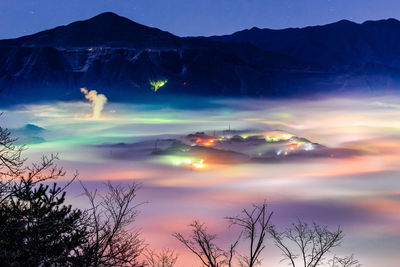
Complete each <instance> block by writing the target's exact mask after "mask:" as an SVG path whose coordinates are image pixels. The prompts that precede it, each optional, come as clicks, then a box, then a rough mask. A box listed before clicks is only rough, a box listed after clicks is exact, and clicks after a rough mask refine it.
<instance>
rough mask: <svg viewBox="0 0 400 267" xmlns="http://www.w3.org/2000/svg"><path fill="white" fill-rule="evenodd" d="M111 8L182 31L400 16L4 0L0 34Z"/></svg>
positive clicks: (338, 3)
mask: <svg viewBox="0 0 400 267" xmlns="http://www.w3.org/2000/svg"><path fill="white" fill-rule="evenodd" d="M105 11H111V12H114V13H117V14H119V15H121V16H124V17H127V18H129V19H131V20H134V21H136V22H139V23H142V24H145V25H148V26H153V27H157V28H161V29H163V30H166V31H169V32H171V33H173V34H176V35H179V36H198V35H206V36H209V35H217V34H229V33H232V32H235V31H238V30H242V29H245V28H251V27H254V26H257V27H259V28H275V29H279V28H286V27H304V26H309V25H317V24H326V23H331V22H334V21H338V20H341V19H348V20H352V21H355V22H363V21H365V20H378V19H386V18H390V17H392V18H397V19H399V18H400V15H399V14H400V2H399V1H397V0H385V1H382V0H368V1H365V0H279V1H276V0H191V1H187V0H169V1H165V0H118V1H115V0H86V1H80V0H58V1H54V0H40V1H31V0H18V1H15V0H2V1H0V39H4V38H13V37H19V36H22V35H27V34H32V33H35V32H38V31H41V30H45V29H49V28H53V27H56V26H59V25H65V24H68V23H71V22H73V21H76V20H83V19H88V18H90V17H93V16H95V15H97V14H99V13H102V12H105Z"/></svg>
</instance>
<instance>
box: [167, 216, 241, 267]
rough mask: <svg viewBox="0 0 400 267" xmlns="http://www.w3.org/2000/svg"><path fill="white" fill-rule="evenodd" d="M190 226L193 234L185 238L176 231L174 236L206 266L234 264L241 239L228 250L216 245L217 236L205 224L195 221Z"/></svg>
mask: <svg viewBox="0 0 400 267" xmlns="http://www.w3.org/2000/svg"><path fill="white" fill-rule="evenodd" d="M190 227H191V229H192V234H191V236H190V237H189V238H185V237H184V236H183V235H182V234H180V233H175V234H174V235H173V236H174V237H175V238H177V239H178V240H179V241H180V242H181V243H182V244H184V245H185V246H186V247H187V248H188V249H189V250H190V251H191V252H193V253H194V254H195V255H196V256H197V257H198V258H199V259H200V260H201V262H202V263H203V264H204V265H205V266H207V267H222V266H229V267H230V266H232V260H233V255H234V253H235V248H236V246H237V244H238V242H239V241H236V242H235V243H234V244H232V245H231V246H230V248H229V250H228V251H225V250H223V249H221V248H220V247H219V246H218V245H216V243H215V239H216V237H217V236H216V235H214V234H209V233H208V232H207V227H206V226H205V225H204V224H202V223H200V222H198V221H194V222H193V223H191V224H190Z"/></svg>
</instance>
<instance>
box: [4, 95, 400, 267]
mask: <svg viewBox="0 0 400 267" xmlns="http://www.w3.org/2000/svg"><path fill="white" fill-rule="evenodd" d="M397 103H400V97H399V96H390V97H389V96H387V97H379V98H368V97H362V98H355V97H353V98H344V99H332V98H331V99H324V100H319V101H306V100H303V101H294V100H291V101H283V100H276V101H263V100H250V99H246V100H214V101H209V102H208V104H207V105H203V106H202V107H198V108H196V109H189V108H182V107H181V108H174V105H171V104H168V105H129V104H117V103H112V101H111V100H110V102H109V103H108V104H106V105H105V106H104V110H103V113H102V115H101V116H100V119H90V114H91V112H92V110H91V106H90V104H88V103H84V102H76V103H51V104H40V105H24V106H15V107H12V108H8V109H7V110H3V112H4V114H3V115H2V116H1V117H0V121H1V125H4V126H6V127H8V128H10V129H12V130H13V132H14V133H15V135H17V136H19V137H20V139H19V141H20V142H21V143H27V144H28V147H29V150H28V151H27V152H26V154H25V155H26V156H27V157H29V158H33V159H34V158H38V157H39V155H41V154H48V153H50V152H58V153H60V157H61V162H60V164H61V165H63V166H65V168H66V169H67V170H69V171H70V172H73V171H74V170H78V171H79V173H80V178H81V179H82V180H86V183H88V185H89V186H90V187H91V188H94V187H99V188H101V187H102V182H101V181H104V180H107V179H109V180H118V181H121V182H125V181H123V180H131V179H136V180H137V181H140V182H141V183H142V189H141V191H140V193H139V198H140V200H146V201H149V203H148V204H145V205H143V206H142V207H141V213H140V216H139V217H138V220H137V222H138V227H139V228H141V229H142V231H143V235H144V236H145V238H146V240H147V242H148V243H149V244H150V245H151V246H152V247H154V248H162V247H171V248H175V249H176V250H177V251H178V252H179V254H180V264H181V265H184V266H198V264H195V263H193V264H189V262H191V259H192V258H191V256H190V255H189V254H188V253H187V252H186V250H185V249H184V248H183V247H182V246H180V245H179V244H178V242H177V241H176V240H174V239H173V237H172V236H171V234H172V233H173V232H175V231H182V232H183V231H186V229H187V225H188V224H189V223H190V222H191V220H193V219H195V218H197V219H199V220H201V221H205V222H207V224H208V226H209V228H210V229H211V230H212V231H214V232H216V233H220V238H221V242H228V241H230V240H233V238H234V237H233V236H230V232H229V231H233V230H226V229H227V227H226V226H227V223H226V221H224V217H225V216H229V215H235V214H237V213H239V212H240V210H241V208H244V207H248V206H249V205H250V204H251V203H254V202H262V201H263V200H264V199H265V200H267V202H268V203H270V209H271V210H274V212H275V214H274V217H273V221H274V223H275V224H277V225H279V226H282V227H284V226H287V225H289V224H290V223H291V222H294V221H295V220H296V218H297V217H299V218H302V219H304V220H309V221H311V220H314V221H316V222H318V223H321V224H327V225H330V226H332V227H334V226H337V225H341V226H342V228H343V230H344V232H345V235H346V237H345V240H344V242H343V245H342V247H341V248H340V250H342V251H344V252H345V254H351V253H354V254H355V255H356V257H357V258H358V259H359V260H360V261H361V262H362V263H363V266H367V267H375V266H385V267H396V266H398V262H399V255H398V251H399V248H400V164H399V162H400V105H399V104H397ZM88 114H89V115H88ZM229 129H230V130H231V131H227V130H229ZM275 130H279V133H280V134H284V135H285V134H289V135H287V136H284V138H283V139H284V140H283V142H281V141H282V140H275V139H271V138H272V137H274V138H275V136H268V134H267V133H271V132H273V133H276V131H275ZM195 132H205V134H207V135H208V136H209V137H210V138H209V139H210V140H211V139H213V140H214V141H211V143H209V141H210V140H205V141H204V140H200V141H198V143H197V144H196V141H194V143H193V144H190V142H189V143H187V142H186V145H187V146H188V147H189V148H191V147H197V146H204V147H210V149H211V150H212V151H213V153H214V152H215V150H218V153H216V154H213V156H212V157H211V156H210V154H209V153H208V152H205V154H204V153H203V154H190V155H187V157H186V156H185V155H186V154H182V153H183V152H182V153H181V154H180V155H178V156H177V155H174V152H171V151H170V152H169V153H164V154H162V155H159V154H157V153H153V152H154V151H157V150H164V149H167V148H168V146H169V145H170V143H171V142H173V140H180V141H182V140H183V139H182V137H183V136H186V135H188V134H190V133H195ZM227 132H228V133H233V134H232V135H236V134H238V135H239V136H241V138H243V140H245V139H247V138H248V137H249V136H252V135H258V136H259V138H261V139H263V138H266V139H265V140H267V142H266V143H265V141H264V139H263V140H262V142H264V143H262V145H263V148H262V149H264V147H267V146H268V149H270V150H271V151H272V152H271V153H272V154H271V155H274V157H275V156H276V160H261V161H254V160H249V158H246V157H244V158H240V160H236V161H235V160H232V161H229V160H227V161H224V160H223V159H224V157H231V156H232V154H229V153H230V152H229V153H225V152H223V153H220V152H221V151H225V150H226V149H229V150H235V148H237V147H236V145H235V146H231V147H228V148H227V147H226V146H228V145H227V143H224V142H225V141H226V140H224V139H222V138H226V137H225V136H226V135H227V134H226V133H227ZM292 135H293V136H295V137H298V138H305V139H296V140H297V141H296V142H297V143H296V142H295V145H293V140H291V139H290V138H292ZM231 137H232V136H230V137H229V138H231ZM267 137H268V138H270V139H267ZM286 137H287V138H286ZM220 138H221V139H220ZM299 140H300V141H301V142H302V143H300V141H299ZM304 140H307V142H309V143H312V144H314V145H313V146H311V145H307V142H305V143H304V142H303V141H304ZM168 142H170V143H168ZM214 142H215V143H217V145H215V143H214ZM260 142H261V141H260ZM241 145H243V144H242V143H241ZM303 145H304V146H303ZM229 146H230V145H229ZM239 146H240V145H239ZM243 146H244V147H245V148H246V145H243ZM319 146H321V147H323V148H324V149H330V150H325V151H329V153H325V154H323V156H321V155H320V154H318V155H316V156H315V155H312V156H310V155H311V154H308V153H307V152H308V151H309V150H310V151H311V150H315V149H317V148H318V149H319ZM292 147H293V149H294V150H296V149H298V148H304V149H303V150H304V153H303V152H302V153H299V154H297V156H296V157H290V153H292V151H291V150H290V149H291V148H292ZM281 148H285V149H287V150H281V152H280V153H279V155H278V152H279V149H281ZM306 148H307V149H306ZM311 148H312V149H311ZM242 149H243V147H240V148H238V149H237V150H238V151H240V150H242ZM260 149H261V148H260ZM211 150H210V151H211ZM243 151H245V152H246V153H247V154H246V153H244V154H246V155H247V156H248V155H249V154H252V153H253V152H254V153H256V152H257V153H256V154H254V155H255V156H257V155H258V154H260V155H261V152H260V151H259V150H257V149H255V150H253V149H252V150H246V149H244V150H243ZM249 151H250V152H249ZM263 151H264V150H263ZM285 151H287V152H288V153H287V154H288V155H285V154H284V153H285ZM332 151H333V152H332ZM186 152H187V151H184V153H186ZM311 152H312V151H311ZM274 153H275V154H274ZM282 153H283V154H282ZM199 155H200V156H199ZM254 155H253V156H254ZM209 159H212V160H209ZM69 191H70V194H69V201H71V202H72V203H75V204H77V205H80V206H84V205H83V204H82V203H84V202H82V198H81V196H80V195H79V194H80V192H81V191H80V189H79V185H77V184H75V185H72V186H71V187H70V188H69ZM161 222H162V223H161ZM269 242H271V241H269ZM263 257H264V259H265V263H269V264H268V266H278V265H279V266H280V265H283V266H284V265H285V263H281V264H279V251H277V250H276V249H275V248H273V247H272V246H268V247H267V250H266V252H265V253H264V256H263Z"/></svg>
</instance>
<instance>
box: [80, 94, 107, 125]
mask: <svg viewBox="0 0 400 267" xmlns="http://www.w3.org/2000/svg"><path fill="white" fill-rule="evenodd" d="M81 92H82V93H83V94H84V95H85V98H86V99H87V100H89V101H90V103H91V104H92V118H93V119H99V118H100V116H101V112H102V111H103V108H104V104H105V103H107V97H106V96H105V95H103V94H98V93H97V91H96V90H90V91H88V89H86V88H81Z"/></svg>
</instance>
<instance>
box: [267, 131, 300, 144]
mask: <svg viewBox="0 0 400 267" xmlns="http://www.w3.org/2000/svg"><path fill="white" fill-rule="evenodd" d="M264 136H265V140H266V141H267V142H280V141H287V140H290V139H291V138H292V137H294V135H293V134H290V133H285V132H279V131H274V132H268V133H266V134H265V135H264Z"/></svg>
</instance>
